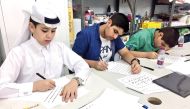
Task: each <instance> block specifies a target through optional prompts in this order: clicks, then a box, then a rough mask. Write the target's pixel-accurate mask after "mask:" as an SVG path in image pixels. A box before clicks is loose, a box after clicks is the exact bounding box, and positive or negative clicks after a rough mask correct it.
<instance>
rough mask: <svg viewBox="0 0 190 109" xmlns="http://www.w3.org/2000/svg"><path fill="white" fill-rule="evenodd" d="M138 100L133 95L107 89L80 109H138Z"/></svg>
mask: <svg viewBox="0 0 190 109" xmlns="http://www.w3.org/2000/svg"><path fill="white" fill-rule="evenodd" d="M138 100H139V97H136V96H134V95H130V94H126V93H124V92H121V91H115V90H113V89H109V88H107V89H106V90H105V91H104V92H103V93H102V94H101V95H100V96H99V97H98V98H97V99H95V100H94V101H93V102H91V103H89V104H87V105H85V106H84V107H82V108H80V109H139V103H138ZM140 109H142V108H140Z"/></svg>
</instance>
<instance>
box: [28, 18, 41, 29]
mask: <svg viewBox="0 0 190 109" xmlns="http://www.w3.org/2000/svg"><path fill="white" fill-rule="evenodd" d="M30 22H32V23H33V24H34V26H35V27H36V26H37V25H38V24H40V23H38V22H36V21H34V20H32V18H31V17H30Z"/></svg>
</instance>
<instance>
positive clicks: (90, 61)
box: [85, 59, 96, 68]
mask: <svg viewBox="0 0 190 109" xmlns="http://www.w3.org/2000/svg"><path fill="white" fill-rule="evenodd" d="M85 61H86V63H88V65H89V66H90V67H91V68H95V67H96V61H94V60H87V59H85Z"/></svg>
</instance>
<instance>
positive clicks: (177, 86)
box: [153, 72, 190, 97]
mask: <svg viewBox="0 0 190 109" xmlns="http://www.w3.org/2000/svg"><path fill="white" fill-rule="evenodd" d="M153 82H154V83H156V84H158V85H160V86H162V87H164V88H166V89H168V90H170V91H172V92H174V93H176V94H178V95H180V96H182V97H187V96H188V95H190V77H188V76H187V75H184V74H180V73H177V72H173V73H171V74H168V75H165V76H163V77H160V78H158V79H155V80H153Z"/></svg>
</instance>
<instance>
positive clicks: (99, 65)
mask: <svg viewBox="0 0 190 109" xmlns="http://www.w3.org/2000/svg"><path fill="white" fill-rule="evenodd" d="M85 61H86V63H88V65H89V66H90V67H91V68H95V69H96V70H101V71H103V70H106V69H108V64H107V63H106V62H104V61H102V60H98V61H94V60H87V59H85Z"/></svg>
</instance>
